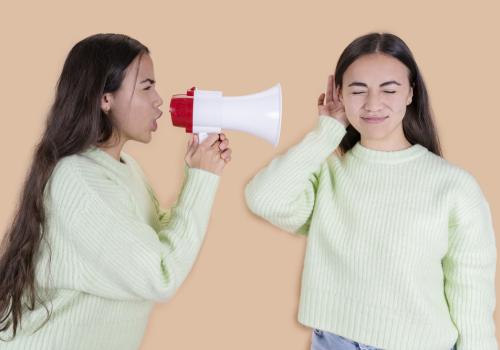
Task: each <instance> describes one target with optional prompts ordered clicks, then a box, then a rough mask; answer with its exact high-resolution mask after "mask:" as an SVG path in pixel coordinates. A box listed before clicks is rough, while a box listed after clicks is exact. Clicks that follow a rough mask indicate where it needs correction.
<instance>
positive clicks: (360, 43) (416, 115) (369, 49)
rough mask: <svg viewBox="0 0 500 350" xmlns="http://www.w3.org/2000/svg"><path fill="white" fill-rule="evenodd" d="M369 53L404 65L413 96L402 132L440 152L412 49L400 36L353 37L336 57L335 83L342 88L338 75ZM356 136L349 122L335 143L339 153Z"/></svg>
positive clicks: (347, 148) (348, 147)
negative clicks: (345, 130) (389, 58)
mask: <svg viewBox="0 0 500 350" xmlns="http://www.w3.org/2000/svg"><path fill="white" fill-rule="evenodd" d="M371 53H383V54H386V55H390V56H392V57H394V58H396V59H398V60H399V61H400V62H402V63H403V64H404V65H405V66H406V67H407V68H408V70H409V71H410V76H409V81H410V85H411V86H412V87H413V97H412V102H411V103H410V105H409V106H408V107H407V108H406V114H405V116H404V118H403V132H404V135H405V137H406V138H407V139H408V141H409V142H410V143H411V144H412V145H413V144H416V143H418V144H421V145H422V146H424V147H426V148H427V149H428V150H429V151H430V152H433V153H435V154H437V155H439V156H442V153H441V146H440V143H439V138H438V135H437V131H436V127H435V125H434V121H433V116H432V114H433V113H432V109H431V106H430V102H429V96H428V94H427V88H426V87H425V83H424V79H423V77H422V74H421V73H420V70H419V69H418V66H417V63H416V62H415V59H414V57H413V54H412V52H411V51H410V49H409V48H408V46H407V45H406V44H405V42H404V41H403V40H402V39H401V38H399V37H398V36H396V35H394V34H391V33H369V34H366V35H363V36H360V37H358V38H356V39H354V40H353V41H352V42H351V43H350V44H349V45H348V46H347V47H346V48H345V49H344V51H343V52H342V54H341V55H340V57H339V60H338V62H337V66H336V68H335V84H336V85H337V86H338V87H339V88H342V78H343V76H344V73H345V71H346V70H347V68H348V67H349V66H350V65H351V64H352V63H353V62H354V61H355V60H357V59H358V58H359V57H361V56H363V55H367V54H371ZM360 139H361V135H360V133H359V131H357V130H356V129H355V128H354V127H353V126H352V125H351V124H349V126H348V127H347V133H346V134H345V136H344V138H343V139H342V141H341V142H340V145H339V150H340V153H341V154H344V153H345V152H347V151H348V150H349V149H351V148H352V147H354V145H355V144H356V142H358V141H359V140H360Z"/></svg>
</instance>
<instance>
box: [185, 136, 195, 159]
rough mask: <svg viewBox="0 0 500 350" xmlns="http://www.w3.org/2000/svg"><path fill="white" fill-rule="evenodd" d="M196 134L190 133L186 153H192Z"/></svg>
mask: <svg viewBox="0 0 500 350" xmlns="http://www.w3.org/2000/svg"><path fill="white" fill-rule="evenodd" d="M193 144H194V135H193V134H190V135H189V138H188V143H187V149H186V155H188V154H191V153H192V151H193V148H194V147H193Z"/></svg>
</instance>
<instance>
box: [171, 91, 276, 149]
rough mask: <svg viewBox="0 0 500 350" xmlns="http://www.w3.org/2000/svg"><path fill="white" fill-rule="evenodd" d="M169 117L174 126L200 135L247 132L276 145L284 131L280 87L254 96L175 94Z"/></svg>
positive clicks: (209, 92)
mask: <svg viewBox="0 0 500 350" xmlns="http://www.w3.org/2000/svg"><path fill="white" fill-rule="evenodd" d="M170 114H171V116H172V123H173V125H175V126H179V127H183V128H185V130H186V132H188V133H195V134H198V135H199V142H200V143H201V142H203V140H204V139H205V138H206V137H207V134H208V133H220V132H222V129H230V130H239V131H244V132H247V133H249V134H252V135H254V136H257V137H260V138H263V139H265V140H267V141H268V142H270V143H271V144H273V145H274V146H276V145H277V144H278V142H279V137H280V129H281V85H280V84H277V85H275V86H274V87H272V88H270V89H268V90H265V91H261V92H258V93H255V94H251V95H244V96H233V97H224V96H222V92H221V91H207V90H198V89H196V88H195V87H193V88H191V89H189V90H188V91H187V92H186V94H178V95H173V96H172V99H171V100H170Z"/></svg>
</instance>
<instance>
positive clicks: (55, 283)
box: [0, 147, 219, 350]
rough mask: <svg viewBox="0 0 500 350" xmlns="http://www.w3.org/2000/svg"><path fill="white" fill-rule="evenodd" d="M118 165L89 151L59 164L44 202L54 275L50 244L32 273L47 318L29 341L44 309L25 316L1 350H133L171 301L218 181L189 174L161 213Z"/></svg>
mask: <svg viewBox="0 0 500 350" xmlns="http://www.w3.org/2000/svg"><path fill="white" fill-rule="evenodd" d="M121 158H122V159H123V161H124V162H125V163H122V162H119V161H117V160H116V159H114V158H113V157H111V156H110V155H108V154H107V153H106V152H104V151H102V150H100V149H99V148H95V147H91V148H89V149H88V150H86V151H85V152H82V153H81V154H78V155H73V156H69V157H65V158H63V159H61V160H60V161H59V162H58V163H57V165H56V168H55V170H54V172H53V174H52V176H51V178H50V180H49V182H48V184H47V187H46V189H45V197H44V199H45V208H46V210H47V215H48V221H47V222H48V231H47V232H46V238H47V241H48V243H49V245H50V249H51V253H52V255H51V258H52V261H51V264H50V267H51V270H50V276H49V275H48V272H49V270H48V268H47V267H48V265H47V262H48V248H47V245H46V244H45V245H42V249H41V250H40V252H41V255H40V258H39V259H38V263H37V265H36V266H37V269H36V280H37V283H38V284H39V285H40V286H41V288H42V289H41V291H42V292H43V295H44V297H45V299H46V300H48V302H47V303H46V304H47V306H48V308H49V309H52V315H51V318H50V320H49V321H48V322H47V323H46V324H44V325H43V327H41V328H40V329H39V330H38V331H37V332H35V333H33V331H34V330H36V329H37V328H39V326H40V325H41V324H42V322H43V321H44V320H45V318H46V311H45V309H44V308H43V307H42V306H41V305H38V306H37V308H36V309H35V310H34V311H26V312H25V313H24V315H23V320H22V330H21V331H20V333H18V335H16V337H15V338H14V340H12V341H11V342H1V341H0V349H2V350H4V349H5V350H7V349H33V350H35V349H36V350H79V349H81V350H90V349H92V350H98V349H105V350H112V349H120V350H127V349H130V350H132V349H134V350H135V349H138V348H139V346H140V343H141V340H142V337H143V334H144V331H145V328H146V325H147V322H148V316H149V314H150V311H151V309H152V307H153V305H154V302H165V301H167V300H169V298H170V297H171V296H172V295H173V294H174V293H175V291H176V290H177V288H179V286H180V285H181V283H182V282H183V280H184V279H185V278H186V276H187V274H188V272H189V271H190V269H191V267H192V265H193V263H194V262H195V260H196V257H197V254H198V251H199V249H200V246H201V244H202V242H203V238H204V235H205V231H206V229H207V225H208V222H209V217H210V212H211V208H212V204H213V201H214V196H215V193H216V190H217V187H218V183H219V176H218V175H215V174H213V173H210V172H208V171H204V170H201V169H195V168H188V167H185V180H184V183H183V188H182V191H181V193H180V196H179V198H178V200H177V202H176V203H175V205H174V206H173V207H172V208H171V209H170V210H168V211H167V210H164V209H162V208H161V207H160V205H159V203H158V200H157V198H156V196H155V194H154V192H153V190H152V189H151V187H150V186H149V185H148V181H147V179H146V176H145V175H144V173H143V172H142V171H141V168H140V166H139V165H138V164H137V163H136V162H135V161H134V159H133V158H132V157H131V156H130V155H128V154H126V153H124V152H122V153H121ZM11 335H12V333H9V336H11ZM0 336H1V337H2V338H7V335H6V334H4V333H1V334H0ZM165 346H166V347H167V344H166V345H165Z"/></svg>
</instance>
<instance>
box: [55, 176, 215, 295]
mask: <svg viewBox="0 0 500 350" xmlns="http://www.w3.org/2000/svg"><path fill="white" fill-rule="evenodd" d="M65 178H66V180H68V181H67V182H68V183H66V184H65V185H64V187H66V188H72V187H73V186H79V188H81V189H82V190H80V192H79V193H80V194H81V195H80V196H79V198H78V199H77V201H76V200H75V198H69V197H72V196H65V197H66V199H64V200H65V201H68V202H71V205H72V207H73V209H72V212H73V213H71V214H72V215H69V216H68V217H70V218H71V220H70V221H69V222H67V225H68V230H66V231H67V232H68V234H67V236H68V240H69V241H70V243H71V244H72V245H73V246H74V247H75V251H76V252H77V255H78V265H79V266H80V270H79V271H81V276H79V277H81V278H80V281H79V288H81V289H82V290H83V291H85V292H88V293H91V294H94V295H99V296H102V297H106V298H112V299H119V300H145V299H146V300H155V301H160V302H161V301H166V300H168V299H169V298H170V297H171V296H172V295H173V294H174V293H175V291H176V290H177V288H178V287H179V286H180V285H181V283H182V282H183V281H184V280H185V278H186V277H187V275H188V273H189V271H190V270H191V268H192V266H193V264H194V262H195V260H196V258H197V255H198V252H199V249H200V248H201V245H202V242H203V238H204V236H205V232H206V229H207V226H208V221H209V217H210V213H211V208H212V205H213V201H214V197H215V193H216V190H217V187H218V183H219V176H218V175H215V174H213V173H210V172H208V171H204V170H201V169H195V168H189V169H187V171H186V177H185V179H184V182H183V185H182V189H181V192H180V195H179V198H178V200H177V202H176V204H175V205H174V206H173V207H172V208H171V210H170V213H171V215H170V218H169V220H167V219H166V217H164V218H165V220H164V221H163V222H164V225H163V226H162V228H161V230H159V232H155V230H154V229H153V228H152V227H151V226H149V225H148V224H147V223H145V222H143V221H142V220H141V219H140V218H138V216H137V215H135V213H134V212H133V211H131V210H130V204H129V203H125V201H119V200H118V201H117V200H114V199H116V198H123V196H122V194H121V192H122V190H121V188H120V187H118V186H117V185H116V184H115V183H114V182H113V181H112V180H111V179H109V178H106V177H98V178H97V177H96V178H92V181H86V180H85V179H84V178H82V176H81V175H80V174H79V173H78V172H76V171H74V172H73V174H71V175H70V176H66V177H65ZM69 182H70V183H69ZM59 197H61V196H59ZM75 202H77V204H76V205H75Z"/></svg>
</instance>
